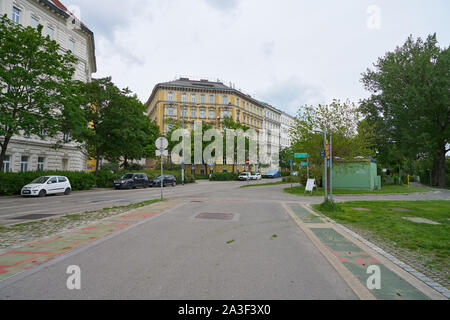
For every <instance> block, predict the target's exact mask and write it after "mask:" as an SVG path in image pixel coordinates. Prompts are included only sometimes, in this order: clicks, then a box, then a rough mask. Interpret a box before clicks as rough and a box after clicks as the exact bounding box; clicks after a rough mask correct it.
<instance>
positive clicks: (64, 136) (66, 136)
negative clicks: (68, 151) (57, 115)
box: [63, 133, 70, 143]
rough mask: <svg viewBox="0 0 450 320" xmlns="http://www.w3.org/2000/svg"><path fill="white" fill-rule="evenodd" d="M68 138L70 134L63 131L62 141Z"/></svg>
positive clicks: (67, 140)
mask: <svg viewBox="0 0 450 320" xmlns="http://www.w3.org/2000/svg"><path fill="white" fill-rule="evenodd" d="M69 140H70V134H69V133H64V134H63V141H64V142H66V143H67V142H69Z"/></svg>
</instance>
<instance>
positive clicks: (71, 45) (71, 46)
mask: <svg viewBox="0 0 450 320" xmlns="http://www.w3.org/2000/svg"><path fill="white" fill-rule="evenodd" d="M69 50H70V51H72V53H74V52H75V40H73V39H69Z"/></svg>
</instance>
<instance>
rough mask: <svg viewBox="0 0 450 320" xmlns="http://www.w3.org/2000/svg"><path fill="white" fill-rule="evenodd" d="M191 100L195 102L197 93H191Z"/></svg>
mask: <svg viewBox="0 0 450 320" xmlns="http://www.w3.org/2000/svg"><path fill="white" fill-rule="evenodd" d="M191 102H192V103H197V95H195V94H191Z"/></svg>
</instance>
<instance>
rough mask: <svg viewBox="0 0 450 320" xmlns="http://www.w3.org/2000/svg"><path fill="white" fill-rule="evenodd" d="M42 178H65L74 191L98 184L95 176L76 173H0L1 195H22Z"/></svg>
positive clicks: (87, 188)
mask: <svg viewBox="0 0 450 320" xmlns="http://www.w3.org/2000/svg"><path fill="white" fill-rule="evenodd" d="M42 176H65V177H67V178H68V179H69V181H70V184H71V186H72V190H74V191H77V190H89V189H91V188H92V187H93V186H94V185H95V184H96V177H95V176H94V175H93V174H90V173H86V172H76V171H30V172H8V173H0V194H3V195H13V194H20V190H21V189H22V188H23V187H24V186H25V185H27V184H29V183H30V182H31V181H33V180H34V179H36V178H39V177H42Z"/></svg>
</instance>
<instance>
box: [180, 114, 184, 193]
mask: <svg viewBox="0 0 450 320" xmlns="http://www.w3.org/2000/svg"><path fill="white" fill-rule="evenodd" d="M181 116H182V117H181V130H182V131H181V132H182V134H183V136H182V137H183V140H182V143H183V146H182V150H183V151H182V153H183V156H182V158H181V183H182V184H183V186H184V118H183V115H181Z"/></svg>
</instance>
